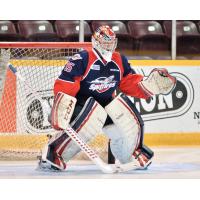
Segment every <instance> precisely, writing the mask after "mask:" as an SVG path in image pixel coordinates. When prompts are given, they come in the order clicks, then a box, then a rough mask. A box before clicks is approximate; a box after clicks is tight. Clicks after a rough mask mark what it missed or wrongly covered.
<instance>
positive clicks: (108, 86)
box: [77, 50, 124, 105]
mask: <svg viewBox="0 0 200 200" xmlns="http://www.w3.org/2000/svg"><path fill="white" fill-rule="evenodd" d="M86 56H87V58H86V62H87V66H86V68H85V72H84V74H83V77H82V80H81V82H80V90H79V92H78V94H77V98H79V97H83V96H84V97H85V96H86V97H89V96H92V97H94V99H95V100H97V101H98V102H99V103H100V104H101V105H106V104H108V103H109V102H110V101H111V100H112V95H113V93H114V92H115V90H116V88H117V87H118V85H119V83H120V80H121V78H122V76H123V73H124V68H123V65H122V59H121V56H120V54H119V53H117V52H116V53H114V54H113V57H112V60H111V62H109V63H104V62H103V60H101V58H100V57H99V56H98V54H97V53H96V52H94V50H91V51H88V52H87V54H86Z"/></svg>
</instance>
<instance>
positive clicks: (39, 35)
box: [17, 20, 59, 42]
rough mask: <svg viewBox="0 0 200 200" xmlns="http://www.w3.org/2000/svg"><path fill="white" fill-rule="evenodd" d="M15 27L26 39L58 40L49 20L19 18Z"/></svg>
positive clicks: (40, 40)
mask: <svg viewBox="0 0 200 200" xmlns="http://www.w3.org/2000/svg"><path fill="white" fill-rule="evenodd" d="M17 27H18V30H19V33H20V35H21V36H23V37H24V39H25V40H26V41H38V42H45V41H49V42H52V41H59V38H58V37H57V34H56V33H55V32H54V30H53V26H52V24H51V23H50V22H49V21H45V20H20V21H18V23H17Z"/></svg>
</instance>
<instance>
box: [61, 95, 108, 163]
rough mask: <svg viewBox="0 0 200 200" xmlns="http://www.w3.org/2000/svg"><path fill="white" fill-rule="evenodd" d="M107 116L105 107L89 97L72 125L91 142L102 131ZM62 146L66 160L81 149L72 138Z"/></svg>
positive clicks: (82, 136)
mask: <svg viewBox="0 0 200 200" xmlns="http://www.w3.org/2000/svg"><path fill="white" fill-rule="evenodd" d="M106 118H107V113H106V112H105V110H104V108H103V107H102V106H101V105H100V104H99V103H98V102H97V101H95V100H94V99H93V98H89V99H88V100H87V101H86V103H85V106H84V107H83V109H82V111H81V112H80V113H79V115H78V116H77V117H76V119H75V120H74V121H73V122H72V123H71V127H72V128H73V129H74V130H75V131H76V132H77V133H78V134H79V135H80V136H81V138H82V139H83V140H84V141H85V142H86V143H88V142H90V141H91V140H92V139H93V138H94V137H96V135H97V134H100V133H102V128H103V126H104V123H105V121H106ZM64 146H65V147H62V146H61V147H60V149H61V150H62V151H63V152H61V154H62V157H63V159H64V160H65V161H69V160H70V159H71V158H73V157H74V156H75V155H76V154H77V153H78V152H79V151H80V148H79V147H78V146H77V145H76V144H75V143H74V142H73V141H72V140H71V139H70V142H68V143H67V144H64Z"/></svg>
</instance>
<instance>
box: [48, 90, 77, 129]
mask: <svg viewBox="0 0 200 200" xmlns="http://www.w3.org/2000/svg"><path fill="white" fill-rule="evenodd" d="M76 101H77V100H76V98H75V97H72V96H70V95H68V94H64V93H62V92H59V93H58V94H57V95H56V97H55V99H54V104H53V108H52V111H51V123H52V126H53V127H54V128H55V129H66V128H67V127H68V125H69V122H70V119H71V117H72V114H73V112H74V108H75V105H76Z"/></svg>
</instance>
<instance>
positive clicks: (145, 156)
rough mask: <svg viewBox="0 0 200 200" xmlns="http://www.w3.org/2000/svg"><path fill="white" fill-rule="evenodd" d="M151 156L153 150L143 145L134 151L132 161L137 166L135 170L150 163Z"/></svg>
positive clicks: (145, 167) (143, 168)
mask: <svg viewBox="0 0 200 200" xmlns="http://www.w3.org/2000/svg"><path fill="white" fill-rule="evenodd" d="M153 156H154V152H153V151H152V150H151V149H150V148H148V147H147V146H145V145H143V146H142V148H140V149H137V150H135V151H134V153H133V157H132V161H133V162H135V163H136V165H137V166H138V168H137V170H145V169H147V168H148V167H149V165H151V163H152V158H153Z"/></svg>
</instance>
